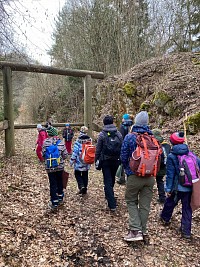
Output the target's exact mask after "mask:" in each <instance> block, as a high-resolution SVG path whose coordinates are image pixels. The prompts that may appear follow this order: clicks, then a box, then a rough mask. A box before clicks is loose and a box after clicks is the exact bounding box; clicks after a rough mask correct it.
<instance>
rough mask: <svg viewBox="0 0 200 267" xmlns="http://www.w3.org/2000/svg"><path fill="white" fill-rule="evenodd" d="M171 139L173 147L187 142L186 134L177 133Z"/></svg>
mask: <svg viewBox="0 0 200 267" xmlns="http://www.w3.org/2000/svg"><path fill="white" fill-rule="evenodd" d="M169 139H170V141H171V143H172V144H173V145H178V144H183V143H184V142H185V138H184V132H175V133H173V134H172V135H171V136H170V138H169Z"/></svg>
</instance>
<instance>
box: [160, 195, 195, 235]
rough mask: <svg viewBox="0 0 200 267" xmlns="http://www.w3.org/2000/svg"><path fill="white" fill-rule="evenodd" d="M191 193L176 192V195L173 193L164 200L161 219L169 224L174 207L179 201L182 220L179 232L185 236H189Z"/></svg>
mask: <svg viewBox="0 0 200 267" xmlns="http://www.w3.org/2000/svg"><path fill="white" fill-rule="evenodd" d="M191 195H192V192H180V191H178V192H177V195H175V193H173V194H172V195H171V196H170V197H168V198H166V201H165V205H164V207H163V210H162V213H161V217H162V218H163V219H164V220H165V221H166V222H169V221H170V219H171V217H172V213H173V210H174V208H175V206H176V205H177V204H178V202H179V200H181V204H182V218H181V231H182V233H184V234H186V235H190V234H191V224H192V209H191V206H190V201H191Z"/></svg>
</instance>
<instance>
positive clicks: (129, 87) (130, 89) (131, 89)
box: [123, 82, 137, 96]
mask: <svg viewBox="0 0 200 267" xmlns="http://www.w3.org/2000/svg"><path fill="white" fill-rule="evenodd" d="M123 90H124V92H125V94H126V95H127V96H134V95H135V93H136V92H137V89H136V85H135V84H133V83H130V82H129V83H126V84H125V85H124V86H123Z"/></svg>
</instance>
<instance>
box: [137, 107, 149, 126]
mask: <svg viewBox="0 0 200 267" xmlns="http://www.w3.org/2000/svg"><path fill="white" fill-rule="evenodd" d="M148 124H149V115H148V113H147V112H146V111H141V112H140V113H138V114H137V115H136V116H135V125H137V126H147V125H148Z"/></svg>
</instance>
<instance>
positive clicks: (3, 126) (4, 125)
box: [0, 120, 8, 131]
mask: <svg viewBox="0 0 200 267" xmlns="http://www.w3.org/2000/svg"><path fill="white" fill-rule="evenodd" d="M6 129H8V121H7V120H4V121H1V122H0V131H3V130H6Z"/></svg>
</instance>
